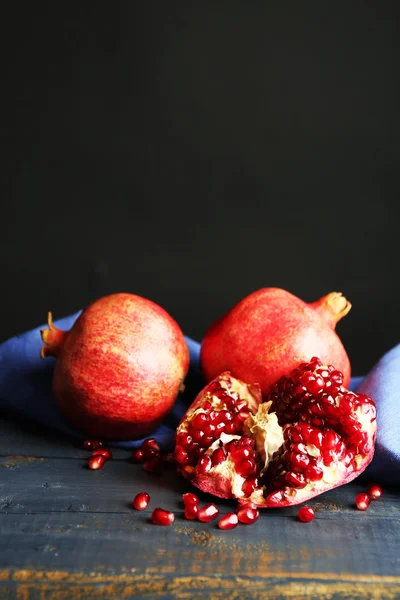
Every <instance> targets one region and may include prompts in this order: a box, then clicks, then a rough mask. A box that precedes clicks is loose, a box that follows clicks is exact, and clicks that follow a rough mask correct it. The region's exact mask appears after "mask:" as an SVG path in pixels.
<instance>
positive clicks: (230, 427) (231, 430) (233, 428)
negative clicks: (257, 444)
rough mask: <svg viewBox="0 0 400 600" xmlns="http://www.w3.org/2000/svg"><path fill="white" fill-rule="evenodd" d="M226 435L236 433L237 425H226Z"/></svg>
mask: <svg viewBox="0 0 400 600" xmlns="http://www.w3.org/2000/svg"><path fill="white" fill-rule="evenodd" d="M225 433H228V434H233V433H236V425H235V423H226V425H225Z"/></svg>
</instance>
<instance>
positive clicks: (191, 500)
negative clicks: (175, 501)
mask: <svg viewBox="0 0 400 600" xmlns="http://www.w3.org/2000/svg"><path fill="white" fill-rule="evenodd" d="M182 500H183V503H184V504H185V505H186V504H196V506H199V504H200V499H199V498H198V497H197V496H196V494H192V493H191V492H187V493H186V494H183V495H182Z"/></svg>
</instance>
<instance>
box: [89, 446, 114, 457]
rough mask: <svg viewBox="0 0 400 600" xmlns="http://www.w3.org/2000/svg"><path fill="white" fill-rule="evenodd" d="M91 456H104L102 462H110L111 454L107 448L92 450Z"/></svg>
mask: <svg viewBox="0 0 400 600" xmlns="http://www.w3.org/2000/svg"><path fill="white" fill-rule="evenodd" d="M92 456H104V460H111V459H112V452H111V450H109V449H108V448H98V449H97V450H93V452H92Z"/></svg>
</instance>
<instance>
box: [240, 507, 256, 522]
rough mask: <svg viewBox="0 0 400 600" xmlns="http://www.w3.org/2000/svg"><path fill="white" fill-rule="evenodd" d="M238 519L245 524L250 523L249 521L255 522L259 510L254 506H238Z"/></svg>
mask: <svg viewBox="0 0 400 600" xmlns="http://www.w3.org/2000/svg"><path fill="white" fill-rule="evenodd" d="M237 516H238V519H239V521H240V522H241V523H245V524H246V525H250V524H251V523H255V522H256V521H257V519H258V518H259V516H260V511H259V510H257V509H256V508H251V507H250V506H246V505H245V506H244V507H240V508H239V509H238V511H237Z"/></svg>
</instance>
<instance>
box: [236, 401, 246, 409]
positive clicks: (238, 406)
mask: <svg viewBox="0 0 400 600" xmlns="http://www.w3.org/2000/svg"><path fill="white" fill-rule="evenodd" d="M235 408H236V410H237V411H238V412H239V411H241V410H242V408H247V402H246V400H240V399H239V400H237V401H236V402H235Z"/></svg>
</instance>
